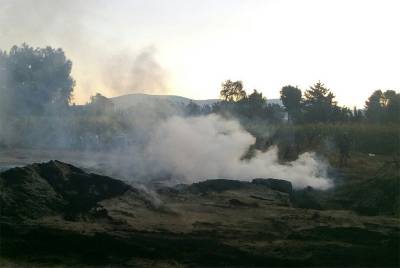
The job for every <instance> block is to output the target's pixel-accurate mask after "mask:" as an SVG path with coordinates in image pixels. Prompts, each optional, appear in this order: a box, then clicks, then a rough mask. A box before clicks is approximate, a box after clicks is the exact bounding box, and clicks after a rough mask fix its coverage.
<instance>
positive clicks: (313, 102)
mask: <svg viewBox="0 0 400 268" xmlns="http://www.w3.org/2000/svg"><path fill="white" fill-rule="evenodd" d="M334 98H335V95H333V93H332V92H331V91H330V90H329V89H328V88H327V87H326V86H325V85H324V84H323V83H321V82H320V81H318V82H317V83H316V84H314V85H313V86H311V87H310V89H309V90H307V91H306V92H305V93H304V110H305V115H304V117H305V120H306V121H308V122H330V121H334V118H333V117H332V115H333V112H334V108H335V107H336V102H335V101H334Z"/></svg>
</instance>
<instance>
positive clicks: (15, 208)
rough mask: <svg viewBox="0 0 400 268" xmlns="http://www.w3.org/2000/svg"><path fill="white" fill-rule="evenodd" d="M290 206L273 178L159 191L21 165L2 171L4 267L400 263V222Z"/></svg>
mask: <svg viewBox="0 0 400 268" xmlns="http://www.w3.org/2000/svg"><path fill="white" fill-rule="evenodd" d="M296 198H299V197H298V196H297V197H296ZM292 202H293V190H292V187H291V184H290V182H287V181H282V180H275V179H259V178H258V179H254V180H253V181H252V182H242V181H235V180H208V181H204V182H200V183H195V184H192V185H178V186H176V187H163V186H158V188H154V189H151V188H146V187H145V186H131V185H128V184H126V183H124V182H122V181H119V180H115V179H112V178H110V177H106V176H100V175H96V174H91V173H87V172H84V171H83V170H81V169H79V168H77V167H74V166H72V165H69V164H65V163H62V162H59V161H50V162H47V163H43V164H32V165H28V166H26V167H20V168H13V169H9V170H7V171H4V172H2V173H0V204H1V207H0V209H1V210H0V212H1V214H0V228H1V229H0V266H2V267H6V266H14V267H18V266H21V267H26V266H31V267H32V266H33V267H37V266H39V267H41V266H57V267H60V266H61V267H63V266H67V267H71V266H75V267H82V266H89V267H91V266H96V267H97V266H101V267H104V266H113V267H138V266H139V267H198V266H201V267H205V266H208V267H215V266H217V267H221V266H223V267H246V266H247V267H255V266H260V267H282V266H283V267H300V266H301V267H304V266H307V267H310V266H314V267H321V266H324V267H343V266H348V267H354V266H362V267H365V266H375V267H398V266H399V264H400V261H399V248H400V247H399V241H400V220H399V219H398V218H394V217H388V216H360V215H358V214H356V213H354V212H352V211H346V210H324V211H321V210H314V209H305V208H296V207H294V206H293V203H292Z"/></svg>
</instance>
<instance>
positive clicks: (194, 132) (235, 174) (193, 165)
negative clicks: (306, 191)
mask: <svg viewBox="0 0 400 268" xmlns="http://www.w3.org/2000/svg"><path fill="white" fill-rule="evenodd" d="M254 142H255V138H254V137H252V136H251V135H250V134H249V133H248V132H246V131H245V130H244V129H243V128H242V127H241V126H240V124H239V123H238V122H236V121H232V120H226V119H223V118H221V117H219V116H216V115H209V116H202V117H191V118H183V117H172V118H170V119H168V120H167V121H165V122H164V123H162V124H161V125H160V126H159V127H158V128H157V129H156V130H155V132H154V134H153V135H152V138H151V140H150V142H149V144H148V146H147V148H145V155H147V157H148V164H149V165H150V166H149V167H150V170H151V171H150V172H161V173H162V172H166V173H168V172H172V173H173V174H174V175H176V176H178V177H182V178H183V179H184V180H185V181H186V182H193V181H199V180H204V179H210V178H229V179H244V180H250V179H253V178H257V177H264V178H265V177H271V178H278V179H286V180H289V181H291V182H292V183H293V185H294V187H295V188H304V187H306V186H312V187H314V188H319V189H327V188H329V187H330V186H331V181H330V180H329V179H328V178H327V174H326V173H327V172H326V166H325V164H324V163H322V162H320V161H319V160H318V159H317V158H316V156H315V154H313V153H305V154H302V155H300V156H299V158H298V159H297V160H296V161H294V162H291V163H289V164H285V165H283V164H279V163H278V154H277V153H278V151H277V148H275V147H274V148H272V149H270V150H268V151H267V152H260V151H257V152H256V154H255V156H254V157H253V158H251V159H250V160H241V158H242V156H243V155H244V154H245V153H246V151H247V150H248V148H249V147H250V146H251V145H252V144H254Z"/></svg>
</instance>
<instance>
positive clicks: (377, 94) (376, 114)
mask: <svg viewBox="0 0 400 268" xmlns="http://www.w3.org/2000/svg"><path fill="white" fill-rule="evenodd" d="M365 115H366V117H367V119H368V121H369V122H373V123H385V122H400V93H396V91H394V90H386V91H385V92H383V91H382V90H375V91H374V92H373V93H372V95H371V96H370V97H369V98H368V100H367V101H366V102H365Z"/></svg>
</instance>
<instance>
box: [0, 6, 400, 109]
mask: <svg viewBox="0 0 400 268" xmlns="http://www.w3.org/2000/svg"><path fill="white" fill-rule="evenodd" d="M0 6H1V8H0V48H1V49H3V50H8V49H9V48H10V47H11V46H12V45H14V44H21V43H22V42H27V43H28V44H30V45H33V46H45V45H51V46H54V47H62V48H63V49H64V50H65V52H66V54H67V57H69V58H70V59H71V60H72V61H73V64H74V65H73V76H74V78H75V79H76V80H77V87H76V89H75V93H74V94H75V101H76V102H78V103H82V102H85V101H87V100H88V97H89V96H90V95H92V94H94V93H95V92H101V93H103V94H105V95H106V96H115V95H121V94H126V93H133V92H147V93H161V94H165V93H168V94H176V95H182V96H186V97H191V98H196V99H203V98H216V97H218V93H219V88H220V84H221V82H222V81H223V80H225V79H234V80H239V79H240V80H243V81H244V84H245V87H246V89H247V90H248V92H250V91H251V90H252V89H254V88H256V89H259V90H261V91H262V92H263V93H264V94H265V95H266V96H267V97H268V98H277V97H279V90H280V88H281V87H282V86H284V85H287V84H292V85H298V86H299V87H300V88H302V89H306V88H307V87H308V86H309V85H311V84H313V83H314V82H316V81H317V80H321V81H322V82H324V83H325V84H326V85H327V86H328V87H329V88H331V89H332V91H333V92H334V93H336V95H337V100H338V101H339V103H340V104H345V105H348V106H352V105H358V106H362V105H363V104H364V101H365V99H366V98H367V97H368V96H369V95H370V94H371V93H372V91H373V90H375V89H395V90H400V34H399V33H400V16H399V14H400V1H399V0H393V1H385V0H376V1H367V0H353V1H352V0H347V1H340V0H332V1H330V0H326V1H324V0H304V1H302V0H292V1H290V0H282V1H273V0H270V1H269V0H242V1H238V0H225V1H224V0H201V1H200V0H197V1H191V0H179V1H178V0H164V1H161V0H158V1H151V0H130V1H128V0H126V1H124V0H119V1H118V0H115V1H106V0H104V1H102V0H99V1H90V0H86V1H78V0H74V1H71V0H68V1H67V0H65V1H62V0H58V1H56V0H0Z"/></svg>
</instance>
